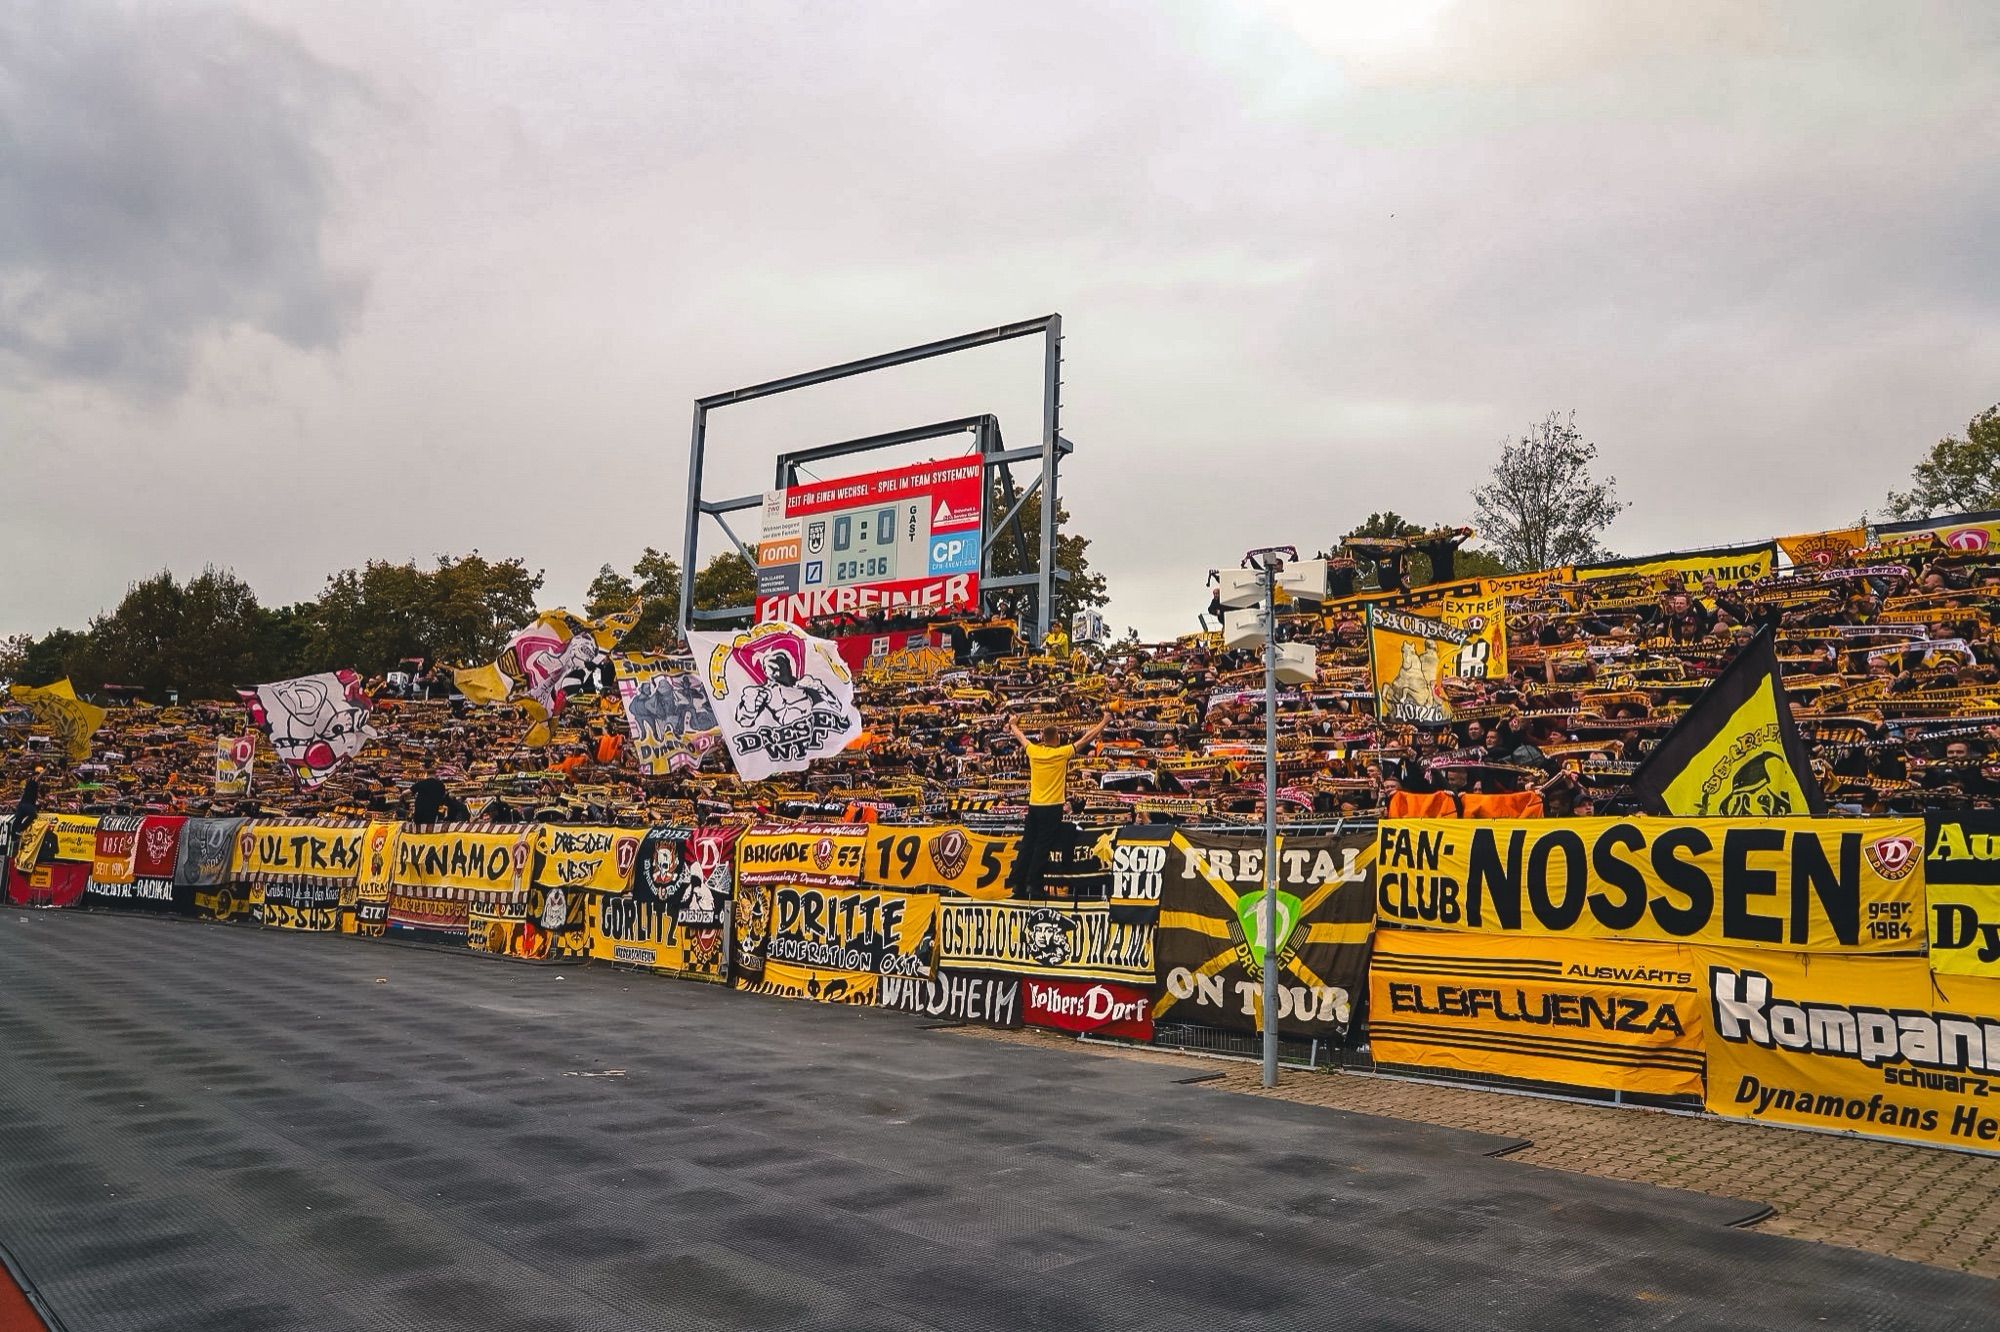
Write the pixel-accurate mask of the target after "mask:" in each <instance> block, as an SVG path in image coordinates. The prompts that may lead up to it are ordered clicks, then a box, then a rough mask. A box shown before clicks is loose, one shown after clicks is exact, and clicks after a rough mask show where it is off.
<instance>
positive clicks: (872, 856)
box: [861, 823, 1020, 898]
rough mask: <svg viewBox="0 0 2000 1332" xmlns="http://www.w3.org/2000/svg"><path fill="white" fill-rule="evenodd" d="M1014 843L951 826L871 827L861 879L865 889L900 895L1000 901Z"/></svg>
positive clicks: (948, 824)
mask: <svg viewBox="0 0 2000 1332" xmlns="http://www.w3.org/2000/svg"><path fill="white" fill-rule="evenodd" d="M1019 841H1020V839H1019V838H1015V837H994V836H990V835H988V834H986V833H976V832H973V831H971V830H970V829H968V828H963V827H960V826H959V825H958V824H955V823H947V824H934V825H931V826H929V827H920V828H909V827H902V828H899V827H895V826H892V825H886V824H876V825H875V826H874V827H873V828H871V829H870V830H869V833H868V855H867V857H866V860H865V862H864V864H863V865H862V870H861V877H862V881H863V882H865V883H872V884H879V885H881V886H882V887H884V888H896V889H901V890H904V891H930V892H936V891H939V890H943V889H950V890H951V891H952V892H955V893H962V894H964V895H965V896H967V897H986V898H996V897H1005V896H1007V879H1008V876H1009V875H1011V874H1012V873H1013V870H1014V848H1015V846H1016V845H1017V844H1018V842H1019Z"/></svg>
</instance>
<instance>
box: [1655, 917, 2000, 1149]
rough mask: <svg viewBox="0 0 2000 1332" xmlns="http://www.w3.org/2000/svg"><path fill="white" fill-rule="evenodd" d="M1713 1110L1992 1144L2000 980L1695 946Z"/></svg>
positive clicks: (1899, 963) (1883, 960) (1996, 1117)
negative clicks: (1704, 1001) (1704, 1011)
mask: <svg viewBox="0 0 2000 1332" xmlns="http://www.w3.org/2000/svg"><path fill="white" fill-rule="evenodd" d="M1692 951H1693V953H1694V958H1695V965H1696V967H1697V968H1698V970H1699V972H1700V974H1701V976H1702V984H1703V989H1704V991H1705V993H1706V996H1707V1004H1708V1010H1709V1011H1708V1014H1707V1017H1708V1025H1709V1033H1708V1108H1709V1109H1710V1110H1711V1111H1712V1112H1714V1113H1715V1114H1718V1115H1728V1116H1731V1117H1732V1118H1737V1119H1754V1120H1759V1121H1762V1122H1765V1123H1777V1124H1795V1125H1800V1126H1803V1127H1807V1128H1818V1129H1833V1130H1844V1131H1848V1132H1853V1133H1868V1134H1875V1135H1879V1136H1883V1137H1893V1138H1907V1139H1910V1140H1911V1141H1914V1142H1928V1143H1938V1144H1942V1145H1946V1146H1952V1147H1970V1148H1975V1149H1979V1150H1984V1151H2000V1021H1996V1018H2000V982H1996V981H1992V980H1988V979H1985V978H1975V977H1971V976H1940V977H1933V976H1932V974H1931V971H1930V968H1929V967H1928V966H1927V965H1926V964H1925V961H1924V959H1923V958H1921V957H1798V956H1793V955H1790V954H1786V953H1778V952H1769V951H1763V950H1750V949H1734V948H1732V949H1719V948H1695V949H1693V950H1692Z"/></svg>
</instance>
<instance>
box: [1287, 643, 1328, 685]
mask: <svg viewBox="0 0 2000 1332" xmlns="http://www.w3.org/2000/svg"><path fill="white" fill-rule="evenodd" d="M1317 679H1319V662H1318V659H1317V658H1316V657H1315V655H1314V653H1313V650H1312V644H1310V643H1280V644H1278V683H1279V684H1288V685H1302V684H1311V683H1312V682H1313V681H1315V680H1317Z"/></svg>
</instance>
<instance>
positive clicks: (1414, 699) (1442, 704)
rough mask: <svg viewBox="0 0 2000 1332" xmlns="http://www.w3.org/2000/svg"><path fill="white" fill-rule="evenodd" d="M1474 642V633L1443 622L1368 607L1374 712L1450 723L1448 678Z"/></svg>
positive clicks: (1404, 719) (1423, 723) (1416, 720)
mask: <svg viewBox="0 0 2000 1332" xmlns="http://www.w3.org/2000/svg"><path fill="white" fill-rule="evenodd" d="M1470 642H1472V635H1470V634H1468V633H1467V632H1466V631H1465V630H1463V629H1460V628H1458V627H1457V626H1456V625H1450V624H1446V623H1445V622H1444V621H1442V620H1438V619H1432V618H1430V617H1428V616H1421V615H1412V614H1410V613H1408V612H1406V611H1400V610H1384V609H1382V608H1381V607H1379V606H1371V607H1369V608H1368V668H1369V674H1370V677H1371V679H1372V681H1373V688H1374V691H1375V715H1376V716H1378V717H1380V718H1382V720H1384V721H1395V722H1412V723H1415V724H1416V725H1419V726H1443V725H1445V724H1446V723H1447V722H1449V721H1451V719H1452V716H1453V712H1452V706H1451V700H1450V699H1449V698H1448V697H1446V695H1445V691H1444V681H1445V679H1446V678H1447V677H1450V676H1453V675H1455V674H1456V672H1457V670H1458V666H1459V663H1460V661H1461V660H1462V658H1463V655H1464V649H1465V647H1466V645H1467V644H1469V643H1470Z"/></svg>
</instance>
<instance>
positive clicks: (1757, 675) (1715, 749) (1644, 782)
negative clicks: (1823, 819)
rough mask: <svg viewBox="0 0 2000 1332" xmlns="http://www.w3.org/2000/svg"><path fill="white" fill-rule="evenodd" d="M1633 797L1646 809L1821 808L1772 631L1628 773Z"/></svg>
mask: <svg viewBox="0 0 2000 1332" xmlns="http://www.w3.org/2000/svg"><path fill="white" fill-rule="evenodd" d="M1632 794H1633V795H1634V796H1636V797H1637V798H1638V800H1639V803H1640V805H1641V807H1642V808H1644V809H1645V810H1646V812H1647V813H1649V814H1677V815H1696V816H1705V815H1712V814H1719V815H1724V816H1727V817H1732V818H1742V817H1751V818H1769V817H1772V816H1775V815H1788V814H1824V813H1825V812H1826V797H1825V796H1824V795H1823V794H1822V793H1821V791H1820V787H1819V782H1818V780H1817V779H1816V778H1814V776H1813V773H1812V761H1811V759H1810V758H1809V757H1808V755H1807V753H1806V747H1805V745H1804V743H1803V742H1801V741H1800V739H1799V733H1798V728H1797V727H1796V726H1795V725H1793V723H1792V713H1791V708H1790V706H1789V705H1788V704H1787V703H1786V701H1785V691H1784V686H1783V685H1782V684H1781V683H1780V682H1779V677H1778V654H1777V648H1776V644H1775V641H1774V639H1773V637H1772V631H1771V629H1770V628H1768V627H1766V628H1764V629H1761V630H1759V631H1758V633H1757V635H1756V637H1754V638H1752V639H1751V640H1750V642H1749V643H1748V644H1746V645H1745V646H1744V648H1743V650H1742V651H1740V652H1738V653H1737V654H1736V656H1735V657H1734V658H1733V659H1732V660H1731V661H1730V663H1729V666H1728V668H1727V669H1725V670H1724V671H1723V672H1722V674H1721V675H1719V676H1717V677H1716V679H1715V681H1714V682H1713V683H1711V684H1710V685H1709V686H1708V688H1706V689H1704V690H1702V692H1701V696H1700V698H1699V699H1698V700H1697V701H1696V702H1695V705H1694V706H1693V707H1691V708H1689V709H1688V710H1687V711H1686V712H1684V713H1682V714H1681V716H1680V719H1679V720H1677V721H1676V722H1675V723H1674V726H1673V729H1672V730H1670V731H1668V732H1667V735H1666V738H1665V739H1663V740H1661V741H1660V743H1659V744H1658V745H1656V746H1655V747H1654V748H1653V750H1652V752H1651V753H1649V754H1647V755H1646V758H1645V761H1644V762H1642V763H1641V764H1640V765H1639V770H1638V771H1637V772H1636V773H1634V774H1633V775H1632Z"/></svg>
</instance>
